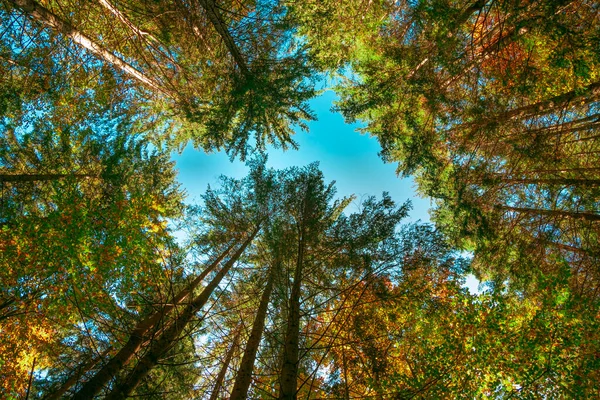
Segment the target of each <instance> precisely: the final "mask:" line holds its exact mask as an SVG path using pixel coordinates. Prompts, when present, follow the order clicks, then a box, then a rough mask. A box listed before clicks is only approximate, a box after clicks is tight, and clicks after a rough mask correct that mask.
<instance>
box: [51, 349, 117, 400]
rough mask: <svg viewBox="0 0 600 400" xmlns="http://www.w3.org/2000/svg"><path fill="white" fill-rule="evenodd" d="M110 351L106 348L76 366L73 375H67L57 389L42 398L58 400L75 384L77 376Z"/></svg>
mask: <svg viewBox="0 0 600 400" xmlns="http://www.w3.org/2000/svg"><path fill="white" fill-rule="evenodd" d="M109 351H110V348H109V349H106V350H105V351H104V352H103V353H102V354H100V356H99V357H97V358H94V359H92V360H90V361H89V362H88V363H87V364H85V365H84V366H81V367H79V368H78V370H77V372H75V373H74V374H73V375H71V376H70V377H69V379H67V380H66V381H65V383H63V384H62V385H61V386H60V388H58V390H56V391H55V392H53V393H51V394H49V395H48V396H46V397H44V400H58V399H61V398H62V397H63V394H65V393H66V392H67V391H68V390H69V389H70V388H71V387H72V386H73V385H75V384H76V383H77V382H78V381H79V378H81V377H82V376H83V375H85V374H86V373H87V372H88V371H89V370H91V369H92V368H94V366H95V365H96V364H98V362H100V361H101V360H102V359H103V358H104V357H105V356H106V355H107V354H108V353H109Z"/></svg>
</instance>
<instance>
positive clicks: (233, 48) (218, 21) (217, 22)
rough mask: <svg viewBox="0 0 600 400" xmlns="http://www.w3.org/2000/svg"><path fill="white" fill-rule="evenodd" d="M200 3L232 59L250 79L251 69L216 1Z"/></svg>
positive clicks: (207, 0) (204, 0) (202, 1)
mask: <svg viewBox="0 0 600 400" xmlns="http://www.w3.org/2000/svg"><path fill="white" fill-rule="evenodd" d="M198 2H199V3H200V6H202V8H203V9H204V11H205V12H206V16H207V17H208V20H209V21H210V23H211V24H212V26H213V27H214V28H215V30H216V31H217V33H218V34H219V36H221V39H223V42H224V43H225V46H226V47H227V50H229V54H231V57H233V60H234V61H235V63H236V64H237V66H238V68H239V69H240V71H241V73H242V75H243V76H245V77H249V76H250V69H249V68H248V65H247V64H246V61H245V60H244V57H243V56H242V53H241V52H240V49H239V48H238V46H237V45H236V44H235V41H234V40H233V37H232V36H231V34H230V33H229V30H228V29H227V24H226V23H225V22H224V21H223V17H222V16H221V13H220V11H219V9H218V8H217V5H216V3H215V0H198Z"/></svg>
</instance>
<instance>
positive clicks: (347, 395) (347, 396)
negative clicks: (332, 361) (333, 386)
mask: <svg viewBox="0 0 600 400" xmlns="http://www.w3.org/2000/svg"><path fill="white" fill-rule="evenodd" d="M342 368H344V400H350V389H349V387H348V362H347V361H346V346H342Z"/></svg>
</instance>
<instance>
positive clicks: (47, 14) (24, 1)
mask: <svg viewBox="0 0 600 400" xmlns="http://www.w3.org/2000/svg"><path fill="white" fill-rule="evenodd" d="M7 2H8V3H9V4H12V5H13V6H14V7H16V8H18V9H20V10H22V11H23V12H25V13H26V14H28V15H29V16H31V17H32V18H33V19H35V20H37V21H40V22H42V23H43V24H44V25H47V26H49V27H51V28H54V29H56V30H57V31H58V32H60V33H62V34H63V35H65V36H68V37H69V38H71V40H73V41H74V42H75V43H77V44H79V45H80V46H82V47H84V48H86V49H87V50H88V51H90V52H91V53H93V54H94V55H96V56H97V57H99V58H101V59H102V60H104V61H106V62H108V63H109V64H111V65H113V66H115V67H116V68H118V69H119V70H120V71H122V72H124V73H125V74H127V75H129V76H131V77H133V78H135V79H136V80H137V81H139V82H141V83H143V84H144V85H146V86H147V87H148V88H150V89H152V90H156V91H158V92H161V93H163V94H166V95H169V93H168V92H167V91H166V90H165V89H164V88H163V87H162V85H161V84H160V83H159V82H157V81H155V80H154V79H152V78H150V77H148V76H146V75H145V74H143V73H142V72H140V71H138V70H137V69H136V68H134V67H133V66H132V65H131V64H129V63H127V62H126V61H124V60H122V59H121V58H119V57H117V56H115V55H114V54H113V53H111V52H110V51H108V50H107V49H106V48H104V47H103V46H101V45H100V44H98V43H96V42H95V41H94V40H92V39H91V38H90V37H88V36H87V35H85V34H84V33H82V32H80V31H79V30H78V29H77V28H76V27H74V26H73V25H71V23H70V22H68V21H65V20H63V19H61V18H60V17H59V16H58V15H56V14H54V13H53V12H51V11H50V10H48V9H47V8H45V7H44V6H42V5H41V4H39V3H37V2H36V1H35V0H7Z"/></svg>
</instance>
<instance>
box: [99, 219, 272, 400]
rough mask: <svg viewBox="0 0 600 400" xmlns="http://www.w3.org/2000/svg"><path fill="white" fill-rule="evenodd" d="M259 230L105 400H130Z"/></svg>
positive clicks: (257, 229) (257, 228)
mask: <svg viewBox="0 0 600 400" xmlns="http://www.w3.org/2000/svg"><path fill="white" fill-rule="evenodd" d="M259 230H260V224H259V225H258V226H257V227H256V229H255V230H254V232H253V233H252V234H251V235H250V236H249V237H248V238H247V239H246V240H245V241H244V243H243V244H242V245H241V246H240V248H239V249H238V250H237V251H236V252H235V254H234V255H233V256H231V258H230V259H229V260H228V261H227V262H226V263H225V265H224V266H223V268H221V270H220V271H219V273H218V274H217V275H216V276H215V277H214V278H213V279H212V280H211V281H210V283H209V284H208V285H207V286H206V287H205V288H204V290H203V291H202V293H200V295H198V296H197V297H196V298H194V299H193V300H192V301H191V302H190V303H189V304H188V305H187V306H186V307H185V309H184V310H183V312H182V313H181V314H180V315H179V316H178V317H177V319H176V320H175V321H173V322H172V323H171V325H170V326H169V327H168V328H167V329H166V330H165V331H164V332H163V333H162V334H161V335H160V337H159V338H158V339H157V340H154V341H153V342H152V345H151V346H150V349H149V350H148V352H147V353H146V354H145V355H144V357H143V358H142V359H141V360H140V361H139V362H138V364H137V365H136V366H135V367H134V368H133V370H132V371H131V372H130V373H129V374H128V375H127V377H126V378H125V379H124V380H123V383H122V384H120V385H119V386H117V387H115V388H114V389H113V390H112V391H111V392H110V393H109V394H108V396H106V398H105V400H114V399H124V398H126V397H127V396H129V395H130V394H131V393H132V392H133V391H134V390H135V388H136V387H137V386H138V385H139V383H140V382H141V381H142V379H144V377H146V375H148V373H149V372H150V371H151V370H152V369H153V368H154V367H155V366H156V364H157V363H158V362H159V360H160V359H161V358H162V357H163V356H164V355H165V353H166V352H167V351H169V350H170V349H171V348H172V347H173V345H174V344H175V343H176V342H177V340H178V339H179V336H180V335H181V332H183V330H184V329H185V327H186V326H187V324H188V323H189V322H190V321H191V320H192V318H193V317H194V315H195V314H196V313H197V312H198V311H200V310H201V309H202V307H204V305H205V304H206V302H207V301H208V299H209V298H210V296H211V294H212V292H213V291H214V290H215V289H216V288H217V286H218V285H219V283H221V280H222V279H223V278H224V277H225V275H226V274H227V272H229V270H230V269H231V267H232V266H233V264H235V262H236V261H237V260H238V259H239V257H240V256H241V255H242V253H243V252H244V250H245V249H246V247H248V245H249V244H250V243H251V242H252V240H254V237H255V236H256V235H257V234H258V231H259Z"/></svg>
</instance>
